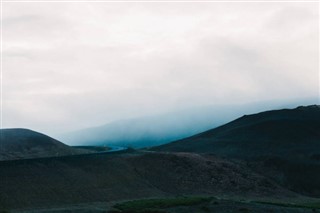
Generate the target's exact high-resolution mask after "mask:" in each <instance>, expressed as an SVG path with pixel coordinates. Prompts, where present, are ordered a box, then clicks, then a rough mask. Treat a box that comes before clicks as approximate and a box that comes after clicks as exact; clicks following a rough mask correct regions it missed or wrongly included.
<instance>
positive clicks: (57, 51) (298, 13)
mask: <svg viewBox="0 0 320 213" xmlns="http://www.w3.org/2000/svg"><path fill="white" fill-rule="evenodd" d="M2 15H3V22H2V23H3V28H2V34H3V64H2V66H3V69H2V75H3V79H2V82H3V85H2V88H3V91H2V94H3V99H2V104H3V109H2V112H3V118H2V122H3V126H2V127H3V128H8V127H24V128H30V129H34V130H37V131H41V132H44V133H47V134H50V135H53V136H55V135H59V134H61V133H64V132H68V131H73V130H77V129H82V128H88V127H92V126H99V125H103V124H107V123H110V122H114V121H117V120H123V119H132V118H139V117H146V116H153V115H159V114H160V115H161V114H165V113H170V112H177V111H180V110H184V109H199V107H200V108H201V107H203V106H236V105H243V104H250V106H251V107H253V108H254V105H255V104H257V108H256V109H257V110H259V109H261V107H260V108H259V107H258V105H259V103H266V102H273V103H277V104H276V105H272V106H286V105H288V104H289V103H293V102H294V103H297V105H301V104H309V103H319V99H318V98H319V71H318V70H319V69H318V68H319V67H318V60H319V10H318V4H317V3H315V2H314V3H311V2H307V3H298V2H284V3H253V2H251V3H240V2H239V3H216V2H211V3H203V2H202V3H197V2H193V3H191V2H189V3H186V2H175V3H173V2H169V3H168V2H167V3H163V2H162V3H161V2H158V3H156V2H149V3H147V2H145V3H141V2H140V3H138V2H122V3H115V2H107V3H106V2H105V3H76V2H73V3H52V2H51V3H45V2H42V3H39V2H38V3H30V2H29V3H22V2H19V3H18V2H16V3H13V2H11V3H10V2H4V3H3V14H2ZM305 100H308V101H305ZM310 100H311V101H310ZM269 106H270V107H271V105H269ZM197 107H198V108H197ZM253 108H251V110H250V111H254V110H252V109H253ZM212 109H213V110H215V109H216V108H214V107H213V108H212ZM221 109H223V107H222V108H220V110H221ZM234 110H235V111H236V112H239V113H238V114H240V112H241V113H242V112H243V111H241V110H238V111H237V108H235V109H234ZM208 119H212V117H208ZM204 120H205V119H204ZM224 120H226V119H224ZM210 122H211V120H210V121H208V122H207V123H210ZM203 123H205V122H203Z"/></svg>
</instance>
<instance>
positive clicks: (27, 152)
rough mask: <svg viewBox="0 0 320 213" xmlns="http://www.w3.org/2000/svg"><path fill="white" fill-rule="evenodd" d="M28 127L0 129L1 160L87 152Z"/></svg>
mask: <svg viewBox="0 0 320 213" xmlns="http://www.w3.org/2000/svg"><path fill="white" fill-rule="evenodd" d="M87 152H89V151H87V150H80V149H75V148H72V147H70V146H67V145H65V144H63V143H61V142H59V141H57V140H55V139H53V138H51V137H49V136H47V135H44V134H41V133H39V132H34V131H32V130H28V129H0V160H16V159H25V158H39V157H52V156H64V155H73V154H81V153H87Z"/></svg>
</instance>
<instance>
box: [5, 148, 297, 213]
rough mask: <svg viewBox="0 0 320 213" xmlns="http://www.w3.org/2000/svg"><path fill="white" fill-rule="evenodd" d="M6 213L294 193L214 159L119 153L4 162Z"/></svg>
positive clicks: (239, 165)
mask: <svg viewBox="0 0 320 213" xmlns="http://www.w3.org/2000/svg"><path fill="white" fill-rule="evenodd" d="M0 171H1V181H0V188H1V192H0V210H1V207H2V208H3V209H8V210H12V209H23V208H37V207H42V208H43V207H45V208H49V207H55V206H63V205H68V204H77V203H91V202H110V201H117V200H127V199H139V198H150V197H167V196H177V195H193V194H201V195H204V194H209V195H235V196H236V195H238V196H251V197H270V196H272V197H274V196H279V197H285V196H295V194H294V193H292V192H289V191H287V190H286V189H284V188H282V187H280V186H278V185H277V184H276V183H274V182H273V181H270V180H269V179H268V178H265V177H263V176H261V175H259V174H257V173H254V172H252V170H251V169H249V168H248V167H246V166H245V165H242V164H236V163H232V162H229V161H227V160H222V159H219V158H216V157H213V156H210V155H208V156H203V155H198V154H183V153H181V154H165V153H140V152H139V153H137V152H129V153H128V151H127V153H122V154H120V153H117V154H116V153H114V154H107V153H102V154H92V155H82V156H80V155H78V156H66V157H59V158H42V159H28V160H19V161H2V162H0Z"/></svg>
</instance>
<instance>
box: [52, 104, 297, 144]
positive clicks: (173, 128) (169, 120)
mask: <svg viewBox="0 0 320 213" xmlns="http://www.w3.org/2000/svg"><path fill="white" fill-rule="evenodd" d="M287 105H289V106H292V105H293V106H296V105H295V104H290V103H288V104H287ZM278 107H279V103H273V102H265V103H251V104H244V105H227V106H225V105H214V106H213V105H209V106H202V107H194V108H189V109H181V110H179V111H173V112H168V113H166V114H159V115H153V116H146V117H138V118H134V119H126V120H118V121H114V122H111V123H108V124H105V125H102V126H97V127H93V128H87V129H81V130H78V131H74V132H68V133H66V134H63V135H57V136H56V138H58V139H60V140H61V141H64V142H65V143H67V144H73V145H118V146H130V147H133V148H141V147H150V146H156V145H161V144H165V143H168V142H171V141H175V140H179V139H182V138H186V137H190V136H192V135H194V134H197V133H200V132H203V131H206V130H209V129H212V128H214V127H217V126H219V125H222V124H224V123H226V122H227V121H229V120H231V119H233V118H236V117H238V116H241V115H243V114H245V113H253V112H256V111H257V110H267V109H274V108H278Z"/></svg>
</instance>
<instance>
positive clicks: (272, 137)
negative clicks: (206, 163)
mask: <svg viewBox="0 0 320 213" xmlns="http://www.w3.org/2000/svg"><path fill="white" fill-rule="evenodd" d="M153 150H156V151H167V152H193V153H214V154H216V155H219V156H222V157H225V158H228V159H230V158H233V159H241V160H245V161H247V162H248V163H249V164H250V165H251V166H252V168H254V169H255V170H257V171H259V172H260V173H261V174H263V175H266V176H268V177H271V178H273V179H274V180H276V181H277V182H278V183H281V184H282V185H283V186H285V187H288V188H290V189H291V190H294V191H296V192H299V193H303V194H306V195H311V196H320V181H319V180H320V160H319V159H320V157H319V156H320V107H319V106H317V105H312V106H307V107H298V108H295V109H283V110H274V111H267V112H262V113H258V114H253V115H246V116H243V117H241V118H239V119H236V120H234V121H232V122H230V123H228V124H225V125H223V126H220V127H218V128H215V129H212V130H209V131H207V132H204V133H201V134H198V135H195V136H192V137H190V138H186V139H183V140H179V141H176V142H172V143H169V144H166V145H162V146H158V147H154V148H153Z"/></svg>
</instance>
